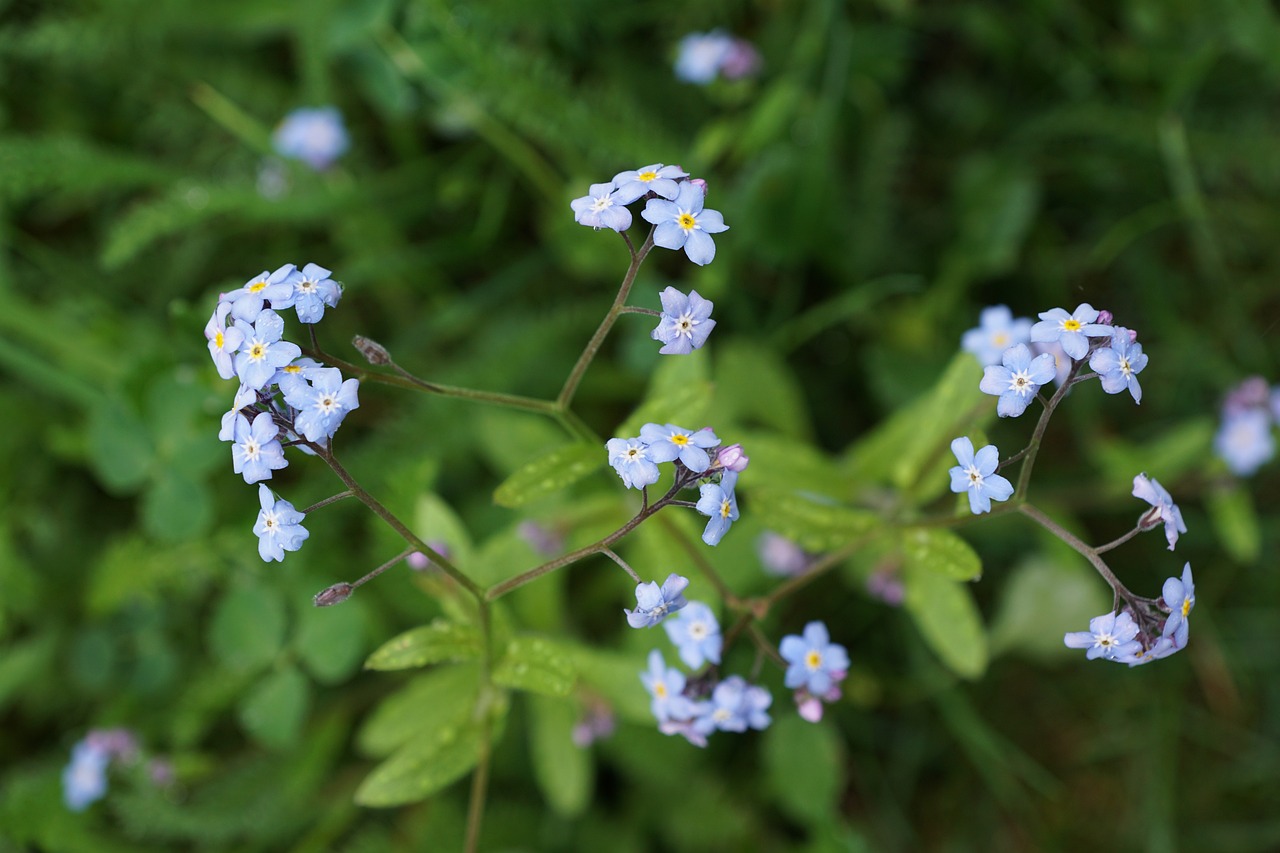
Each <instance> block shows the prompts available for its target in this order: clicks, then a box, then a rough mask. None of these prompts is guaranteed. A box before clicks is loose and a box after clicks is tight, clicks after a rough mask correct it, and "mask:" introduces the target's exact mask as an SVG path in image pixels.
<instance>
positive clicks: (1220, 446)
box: [1213, 409, 1276, 477]
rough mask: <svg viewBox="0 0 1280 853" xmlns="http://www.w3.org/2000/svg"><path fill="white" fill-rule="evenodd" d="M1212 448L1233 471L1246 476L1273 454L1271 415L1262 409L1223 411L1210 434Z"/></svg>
mask: <svg viewBox="0 0 1280 853" xmlns="http://www.w3.org/2000/svg"><path fill="white" fill-rule="evenodd" d="M1213 448H1214V450H1216V451H1217V452H1218V455H1219V456H1221V457H1222V459H1223V461H1225V462H1226V463H1227V467H1228V468H1230V469H1231V471H1232V472H1233V473H1235V474H1238V475H1240V476H1241V477H1248V476H1249V475H1250V474H1252V473H1253V472H1254V471H1257V470H1258V468H1260V467H1261V466H1262V465H1263V464H1265V463H1266V462H1268V461H1270V459H1271V457H1272V456H1274V455H1275V452H1276V443H1275V438H1274V437H1273V436H1272V435H1271V417H1270V416H1269V415H1268V413H1267V411H1266V410H1265V409H1249V410H1246V411H1242V412H1240V413H1238V414H1229V415H1227V417H1226V419H1225V420H1223V422H1222V426H1221V427H1219V428H1218V434H1217V435H1216V436H1214V439H1213Z"/></svg>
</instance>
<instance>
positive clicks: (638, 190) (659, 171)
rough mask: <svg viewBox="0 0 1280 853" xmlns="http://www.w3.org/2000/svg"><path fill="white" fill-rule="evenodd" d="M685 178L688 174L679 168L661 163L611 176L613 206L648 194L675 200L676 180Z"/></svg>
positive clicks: (677, 183) (678, 189) (678, 188)
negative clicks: (613, 192)
mask: <svg viewBox="0 0 1280 853" xmlns="http://www.w3.org/2000/svg"><path fill="white" fill-rule="evenodd" d="M687 177H689V173H688V172H686V171H685V170H684V169H681V168H680V167H679V166H664V165H662V164H661V163H654V164H653V165H651V166H642V167H640V168H639V169H628V170H627V171H625V172H619V173H618V174H616V175H614V176H613V185H614V186H615V187H616V188H617V192H616V194H615V196H614V199H613V200H614V203H615V204H631V202H633V201H635V200H636V199H638V198H640V197H641V196H644V195H648V194H649V193H654V194H655V195H659V196H662V197H663V198H675V197H676V196H677V195H679V194H680V184H679V182H677V180H676V179H677V178H687ZM598 186H607V184H598Z"/></svg>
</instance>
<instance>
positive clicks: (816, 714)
mask: <svg viewBox="0 0 1280 853" xmlns="http://www.w3.org/2000/svg"><path fill="white" fill-rule="evenodd" d="M796 710H798V711H799V712H800V716H801V717H802V718H803V719H805V720H808V721H809V722H811V723H818V722H821V721H822V711H823V708H822V700H821V699H819V698H818V697H817V696H812V695H807V694H806V696H805V698H804V699H801V698H800V694H799V693H797V694H796Z"/></svg>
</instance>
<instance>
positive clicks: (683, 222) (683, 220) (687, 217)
mask: <svg viewBox="0 0 1280 853" xmlns="http://www.w3.org/2000/svg"><path fill="white" fill-rule="evenodd" d="M676 222H677V223H679V225H680V227H681V228H683V229H684V230H686V231H688V230H689V229H691V228H697V227H698V220H697V219H695V218H694V216H693V214H692V213H682V214H680V218H679V219H677V220H676Z"/></svg>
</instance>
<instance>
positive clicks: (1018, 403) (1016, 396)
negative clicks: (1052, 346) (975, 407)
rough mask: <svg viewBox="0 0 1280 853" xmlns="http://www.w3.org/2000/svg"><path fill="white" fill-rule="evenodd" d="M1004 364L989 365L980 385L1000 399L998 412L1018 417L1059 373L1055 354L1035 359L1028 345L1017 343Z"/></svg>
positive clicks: (1004, 357)
mask: <svg viewBox="0 0 1280 853" xmlns="http://www.w3.org/2000/svg"><path fill="white" fill-rule="evenodd" d="M1002 361H1003V364H992V365H988V366H987V367H986V368H985V369H984V371H983V376H982V382H980V383H979V384H978V387H979V388H980V389H981V390H982V393H984V394H994V395H996V396H998V397H999V398H1000V401H999V402H998V403H996V414H998V415H999V416H1000V417H1002V418H1016V417H1017V416H1018V415H1020V414H1022V413H1023V412H1025V411H1026V410H1027V406H1028V405H1030V404H1031V401H1032V399H1034V398H1035V395H1036V392H1037V391H1039V390H1040V386H1041V385H1047V384H1048V383H1049V381H1050V380H1051V379H1053V377H1054V374H1055V365H1054V360H1053V356H1051V355H1049V354H1048V353H1045V354H1043V355H1038V356H1036V357H1035V358H1034V359H1033V358H1032V357H1031V350H1029V349H1027V345H1026V344H1016V345H1014V346H1012V347H1009V349H1007V350H1005V351H1004V354H1003V356H1002Z"/></svg>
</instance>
